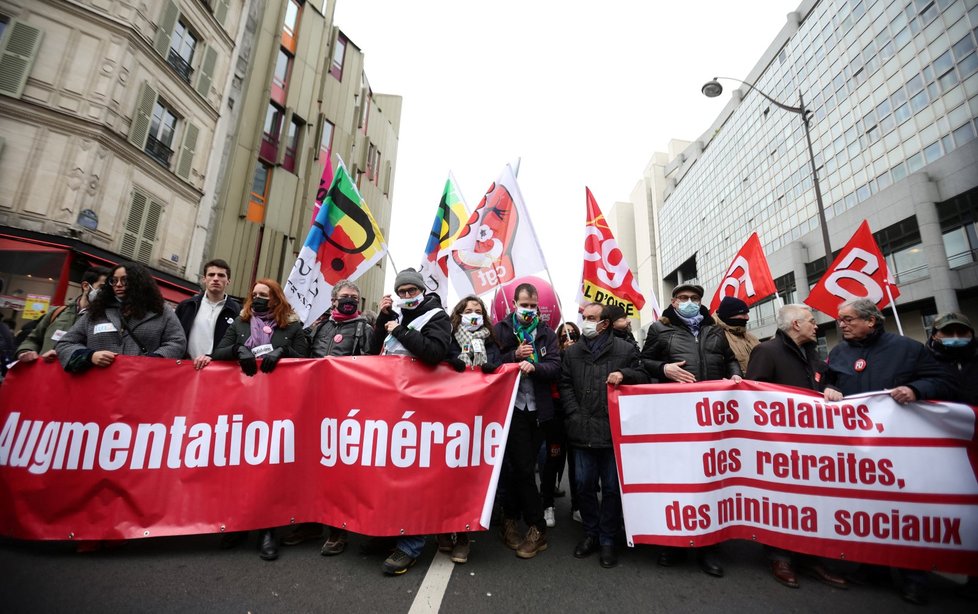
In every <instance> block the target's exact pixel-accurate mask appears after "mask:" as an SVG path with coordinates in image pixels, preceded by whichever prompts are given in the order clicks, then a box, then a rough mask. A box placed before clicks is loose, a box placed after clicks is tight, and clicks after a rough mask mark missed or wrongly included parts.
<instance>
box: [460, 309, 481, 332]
mask: <svg viewBox="0 0 978 614" xmlns="http://www.w3.org/2000/svg"><path fill="white" fill-rule="evenodd" d="M462 328H464V329H465V330H467V331H469V332H470V333H474V332H475V331H477V330H479V329H480V328H482V314H481V313H463V314H462Z"/></svg>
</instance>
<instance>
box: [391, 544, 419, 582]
mask: <svg viewBox="0 0 978 614" xmlns="http://www.w3.org/2000/svg"><path fill="white" fill-rule="evenodd" d="M416 561H417V559H413V558H411V557H410V556H408V555H407V553H406V552H404V551H403V550H401V549H400V548H397V549H395V550H394V552H392V553H391V555H390V556H389V557H387V560H386V561H384V565H383V568H382V569H383V570H384V573H385V574H387V575H388V576H399V575H401V574H403V573H404V572H406V571H407V570H408V569H410V568H411V566H412V565H414V563H415V562H416Z"/></svg>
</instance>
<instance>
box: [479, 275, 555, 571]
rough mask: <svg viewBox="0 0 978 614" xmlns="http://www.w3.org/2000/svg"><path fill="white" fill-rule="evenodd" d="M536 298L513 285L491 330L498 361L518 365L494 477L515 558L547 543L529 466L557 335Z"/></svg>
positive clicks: (544, 414) (544, 411)
mask: <svg viewBox="0 0 978 614" xmlns="http://www.w3.org/2000/svg"><path fill="white" fill-rule="evenodd" d="M538 304H539V299H538V296H537V289H536V287H535V286H533V285H532V284H520V285H518V286H516V291H515V292H514V293H513V313H512V314H510V315H508V316H506V317H505V318H503V319H502V321H500V322H499V323H498V324H496V326H495V328H494V330H493V332H494V333H495V335H496V339H497V340H498V341H499V350H500V352H501V353H502V359H503V362H504V363H507V362H512V363H517V364H519V366H520V383H519V389H518V390H517V392H516V405H515V407H514V408H513V418H512V420H511V421H510V426H509V437H508V439H507V441H506V452H505V453H504V455H503V471H502V475H501V476H500V481H501V482H502V489H503V515H504V516H505V520H504V521H503V541H504V542H505V543H506V545H507V546H509V547H510V548H511V549H513V550H515V551H516V556H518V557H520V558H521V559H529V558H533V557H534V556H536V555H537V553H538V552H542V551H544V550H546V549H547V537H546V535H547V523H546V521H545V520H544V517H543V501H542V500H541V498H540V491H539V490H537V482H536V476H535V475H534V468H535V467H536V459H537V453H538V452H539V450H540V443H541V442H542V441H543V430H542V429H541V426H540V425H541V424H543V423H545V422H547V421H548V420H551V419H552V418H553V416H554V403H553V398H552V396H551V385H552V384H553V383H554V382H556V381H557V379H558V378H559V377H560V350H559V349H558V348H557V335H556V334H555V333H554V332H553V331H552V330H550V328H549V327H548V326H547V325H546V324H544V323H543V322H542V321H541V320H540V313H539V310H538ZM521 515H522V516H523V520H524V521H526V524H527V527H528V528H527V532H526V534H525V535H522V534H521V533H520V530H519V519H520V516H521Z"/></svg>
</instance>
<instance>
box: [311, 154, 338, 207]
mask: <svg viewBox="0 0 978 614" xmlns="http://www.w3.org/2000/svg"><path fill="white" fill-rule="evenodd" d="M332 156H333V154H332V152H331V151H330V150H326V155H325V158H326V164H325V165H324V166H323V176H322V177H321V178H320V179H319V190H318V191H317V192H316V204H314V205H313V207H312V221H310V222H309V225H310V226H312V225H313V224H315V223H316V216H317V215H319V209H320V207H322V206H323V200H324V199H325V198H326V193H327V192H328V191H329V186H331V185H333V163H332V162H331V161H330V158H331V157H332Z"/></svg>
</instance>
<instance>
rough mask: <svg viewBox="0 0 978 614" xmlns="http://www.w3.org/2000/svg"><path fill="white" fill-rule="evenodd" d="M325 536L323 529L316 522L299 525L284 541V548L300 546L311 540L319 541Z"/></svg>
mask: <svg viewBox="0 0 978 614" xmlns="http://www.w3.org/2000/svg"><path fill="white" fill-rule="evenodd" d="M322 536H323V527H322V526H321V525H318V524H316V523H314V522H304V523H302V524H298V525H296V526H294V527H293V528H292V530H291V531H289V534H288V535H286V536H285V537H284V538H283V539H282V545H283V546H298V545H299V544H301V543H302V542H307V541H309V540H311V539H319V538H320V537H322Z"/></svg>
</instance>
